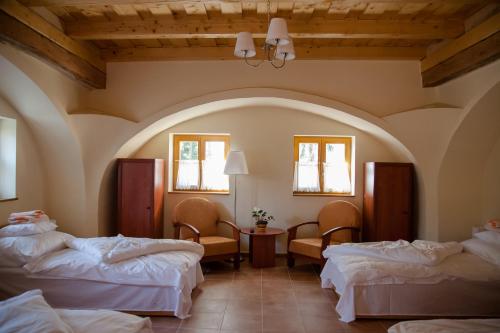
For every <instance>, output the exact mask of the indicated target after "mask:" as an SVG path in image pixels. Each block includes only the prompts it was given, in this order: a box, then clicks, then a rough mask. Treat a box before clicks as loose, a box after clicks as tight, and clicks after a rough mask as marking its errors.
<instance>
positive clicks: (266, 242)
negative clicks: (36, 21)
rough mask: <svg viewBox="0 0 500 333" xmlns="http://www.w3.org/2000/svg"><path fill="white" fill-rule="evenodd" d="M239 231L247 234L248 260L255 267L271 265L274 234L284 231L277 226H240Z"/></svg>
mask: <svg viewBox="0 0 500 333" xmlns="http://www.w3.org/2000/svg"><path fill="white" fill-rule="evenodd" d="M241 233H242V234H246V235H248V236H249V240H250V241H249V247H250V262H251V263H252V265H253V267H255V268H262V267H273V266H274V265H275V263H274V257H275V256H276V245H275V243H276V236H277V235H281V234H283V233H285V230H283V229H279V228H269V227H267V228H266V229H265V230H264V231H259V230H257V228H241Z"/></svg>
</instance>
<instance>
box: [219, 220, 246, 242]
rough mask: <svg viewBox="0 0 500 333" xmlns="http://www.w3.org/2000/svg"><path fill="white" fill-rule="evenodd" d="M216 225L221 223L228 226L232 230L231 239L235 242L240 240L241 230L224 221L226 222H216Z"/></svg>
mask: <svg viewBox="0 0 500 333" xmlns="http://www.w3.org/2000/svg"><path fill="white" fill-rule="evenodd" d="M217 223H223V224H227V225H228V226H230V227H231V228H232V229H233V238H234V239H235V240H237V241H239V240H240V231H241V229H240V227H238V226H237V225H236V224H234V223H233V222H229V221H226V220H218V221H217Z"/></svg>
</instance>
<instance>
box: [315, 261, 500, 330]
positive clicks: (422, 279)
mask: <svg viewBox="0 0 500 333" xmlns="http://www.w3.org/2000/svg"><path fill="white" fill-rule="evenodd" d="M455 279H462V280H468V281H500V268H499V267H496V266H494V265H491V264H489V263H487V262H485V261H484V260H482V259H480V258H479V257H477V256H474V255H472V254H470V253H461V254H455V255H452V256H450V257H448V258H447V259H446V260H444V261H443V262H442V263H441V264H440V265H437V266H425V265H418V264H404V263H399V262H391V261H384V260H381V259H374V258H369V257H364V256H350V255H345V256H344V255H337V256H335V259H334V260H332V259H331V258H329V259H328V260H327V262H326V265H325V267H324V268H323V271H322V272H321V285H322V287H323V288H332V287H335V289H336V291H337V293H339V294H340V299H339V302H338V303H337V307H336V309H337V312H338V313H339V314H340V316H341V320H342V321H345V322H350V321H353V320H355V319H356V314H355V293H354V288H355V286H367V285H384V284H387V285H388V284H408V283H409V284H436V283H439V282H441V281H445V280H455Z"/></svg>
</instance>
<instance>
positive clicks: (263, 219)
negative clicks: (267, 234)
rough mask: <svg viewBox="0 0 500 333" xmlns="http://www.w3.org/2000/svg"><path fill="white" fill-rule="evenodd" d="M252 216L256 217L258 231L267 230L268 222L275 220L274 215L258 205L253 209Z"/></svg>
mask: <svg viewBox="0 0 500 333" xmlns="http://www.w3.org/2000/svg"><path fill="white" fill-rule="evenodd" d="M252 217H253V218H254V219H255V227H256V228H257V231H264V230H266V227H267V224H268V223H269V222H272V221H274V217H273V216H272V215H268V214H267V212H266V211H265V210H263V209H260V208H258V207H254V208H253V209H252Z"/></svg>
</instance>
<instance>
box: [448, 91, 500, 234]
mask: <svg viewBox="0 0 500 333" xmlns="http://www.w3.org/2000/svg"><path fill="white" fill-rule="evenodd" d="M466 111H467V113H466V115H465V117H464V118H463V120H462V121H461V122H460V124H459V126H458V128H457V129H456V131H455V132H454V135H453V137H452V138H451V140H450V143H449V145H448V147H447V150H446V154H445V156H444V158H443V162H442V164H441V168H440V171H439V238H440V239H441V240H463V239H466V238H469V237H470V234H471V230H472V227H473V226H475V225H481V224H484V223H486V221H485V220H483V216H484V214H485V211H484V210H483V209H486V208H483V207H484V205H485V204H486V202H488V201H489V200H493V201H496V205H497V206H498V203H499V202H500V197H499V196H498V192H497V190H489V189H490V187H489V186H488V187H485V185H484V184H488V183H492V184H494V183H495V182H497V181H498V177H497V176H496V175H495V172H494V171H493V172H492V171H490V170H489V168H490V167H493V165H494V164H495V161H496V159H497V158H498V157H496V153H497V151H496V150H495V149H494V147H495V144H496V142H497V141H498V140H499V138H500V83H499V84H497V85H496V86H494V87H493V88H492V89H490V90H489V91H488V92H487V93H485V94H484V96H483V97H482V98H481V99H480V100H479V101H478V102H477V103H476V104H474V105H473V106H472V107H471V108H470V109H469V110H466ZM496 172H498V170H496ZM497 184H498V183H497ZM492 186H494V185H492ZM485 191H487V192H488V193H487V194H488V195H491V197H488V198H486V197H484V195H486V193H485ZM492 213H493V212H492Z"/></svg>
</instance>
